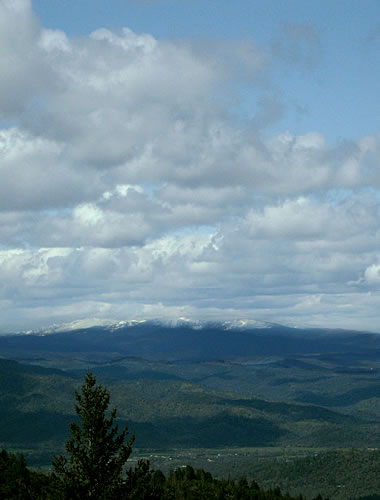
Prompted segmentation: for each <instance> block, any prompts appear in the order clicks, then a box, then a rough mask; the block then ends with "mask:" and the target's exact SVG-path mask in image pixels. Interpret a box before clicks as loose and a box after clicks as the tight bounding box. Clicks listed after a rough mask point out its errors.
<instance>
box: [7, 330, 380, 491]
mask: <svg viewBox="0 0 380 500" xmlns="http://www.w3.org/2000/svg"><path fill="white" fill-rule="evenodd" d="M218 332H219V333H218ZM218 335H220V343H219V344H218V346H217V347H216V344H215V343H216V341H217V339H218V337H217V336H218ZM232 346H234V347H233V348H232ZM213 347H214V348H213ZM211 352H214V355H210V353H211ZM281 352H282V354H281ZM185 353H187V355H186V356H184V354H185ZM379 353H380V341H379V338H378V336H377V335H376V334H367V333H364V334H362V333H357V332H341V331H337V332H334V331H332V332H331V331H329V332H326V331H313V332H310V331H302V332H300V331H298V330H297V331H292V330H291V329H285V328H284V329H282V328H281V327H279V326H277V325H276V326H275V327H273V328H265V331H264V329H257V328H255V329H251V330H249V329H247V330H241V329H237V330H234V329H230V330H222V329H219V330H218V328H216V327H215V326H213V327H212V328H208V327H204V328H202V329H198V330H192V329H191V328H189V327H186V328H184V327H180V328H177V327H174V328H168V327H163V326H161V325H145V326H144V328H143V329H142V327H141V326H139V327H137V328H135V327H133V328H132V329H131V330H127V328H125V329H124V330H122V329H118V330H114V331H112V330H109V329H107V328H104V327H102V328H99V327H98V328H94V329H91V328H90V329H86V330H81V331H73V332H60V333H52V334H46V335H17V336H2V337H0V354H1V355H2V356H3V358H1V359H0V403H1V404H0V417H1V422H2V425H1V428H0V446H1V447H2V448H5V449H7V450H8V451H12V452H22V453H25V455H26V457H27V461H28V464H29V465H31V466H33V467H37V468H42V469H43V470H48V469H49V464H50V463H51V457H52V455H53V454H57V453H61V452H62V450H63V446H64V443H65V441H66V439H67V436H68V426H69V423H70V422H71V421H73V420H75V418H76V417H75V414H74V407H73V395H74V392H75V390H78V389H79V388H80V386H81V383H82V381H83V377H84V375H85V373H86V372H87V371H88V370H91V371H92V372H93V373H94V374H95V375H96V377H97V379H98V381H99V382H100V383H101V384H104V385H105V386H107V387H108V388H109V390H110V391H111V395H112V399H111V406H112V407H116V408H117V409H118V416H119V419H120V424H124V423H127V424H128V427H129V430H130V432H131V433H135V434H136V441H135V444H134V452H133V455H132V461H137V460H138V458H139V457H145V458H148V459H149V460H150V462H151V464H152V466H153V467H156V468H160V469H162V470H163V471H169V470H172V469H174V468H178V467H182V466H184V465H187V464H189V465H192V466H193V467H201V468H203V469H205V470H208V471H210V472H212V474H213V475H215V476H216V477H225V476H228V475H230V476H231V477H233V478H238V477H240V476H241V475H242V474H244V475H246V476H247V477H248V478H250V479H255V480H256V481H257V482H259V484H260V485H262V486H263V487H266V488H269V487H274V486H277V485H279V486H280V487H281V488H283V489H284V491H289V492H291V493H292V494H299V493H300V492H305V493H306V492H307V494H308V495H310V497H312V496H316V495H317V494H318V493H319V492H320V493H321V494H322V495H324V496H330V497H332V498H337V499H345V498H349V497H350V498H352V494H353V493H352V492H355V496H354V498H360V497H361V496H365V495H370V494H375V493H376V492H378V491H380V479H378V477H377V476H378V474H377V471H378V470H379V467H380V452H378V451H377V449H380V397H379V395H380V362H379V361H378V360H379V359H380V354H379ZM332 469H334V470H335V472H336V474H335V476H336V478H340V479H339V480H338V479H336V480H334V481H335V482H334V481H332V478H331V477H330V476H329V475H328V474H327V471H328V470H332ZM311 470H312V471H313V472H312V473H311ZM355 471H357V472H356V473H355ZM360 471H362V472H360ZM364 471H365V474H366V478H367V479H366V481H364V482H363V481H361V480H359V479H358V478H359V473H360V474H361V475H362V477H364V476H363V474H364ZM329 477H330V479H329ZM343 484H344V485H345V486H342V485H343ZM317 490H318V491H317Z"/></svg>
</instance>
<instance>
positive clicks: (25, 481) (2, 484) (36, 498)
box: [0, 450, 58, 500]
mask: <svg viewBox="0 0 380 500" xmlns="http://www.w3.org/2000/svg"><path fill="white" fill-rule="evenodd" d="M0 498H1V499H2V500H48V499H56V498H58V492H57V490H56V489H55V483H54V480H52V477H51V476H48V475H45V474H41V473H38V472H32V471H30V470H29V469H28V468H27V467H26V464H25V459H24V457H23V455H14V454H9V453H7V452H6V451H5V450H2V451H1V452H0Z"/></svg>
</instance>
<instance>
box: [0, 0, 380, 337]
mask: <svg viewBox="0 0 380 500" xmlns="http://www.w3.org/2000/svg"><path fill="white" fill-rule="evenodd" d="M281 41H282V43H281V44H279V45H276V46H275V50H276V51H277V56H278V57H280V58H281V59H282V60H283V61H288V62H289V61H290V62H291V65H293V64H296V65H298V66H299V67H302V68H306V69H307V68H309V67H311V66H312V65H313V64H314V63H315V62H316V60H317V49H318V35H317V33H316V32H314V30H313V29H312V28H311V27H294V26H293V27H288V28H286V37H285V38H281ZM0 55H1V57H0V60H1V61H2V63H0V70H1V64H4V65H6V68H7V69H6V70H5V66H3V71H2V75H3V78H2V79H1V81H0V114H1V118H2V120H3V121H2V122H0V126H1V127H2V128H0V245H1V247H0V248H1V251H0V280H1V281H0V282H1V286H0V308H1V309H2V312H4V323H3V325H6V326H7V327H8V326H9V325H16V324H17V326H19V327H24V328H29V327H34V326H39V325H40V324H49V323H52V322H55V321H70V320H72V319H80V318H84V317H86V316H89V317H95V316H96V317H102V318H109V317H115V318H117V319H125V317H131V316H133V317H137V316H139V317H143V316H144V315H146V316H149V317H153V316H165V315H167V316H191V317H204V318H207V319H213V318H219V319H220V318H221V317H226V318H227V317H228V318H229V319H231V318H233V317H236V316H240V317H248V318H252V319H255V318H257V319H263V320H265V319H267V320H272V321H279V322H281V321H285V322H293V323H297V321H299V322H300V323H309V324H313V325H317V324H318V322H319V324H321V325H331V326H349V325H353V326H356V327H357V325H360V320H361V319H362V318H363V317H364V316H365V315H367V317H372V315H373V314H375V313H374V311H375V310H376V308H377V305H376V304H377V303H376V300H377V298H378V296H377V287H378V283H379V269H378V267H379V266H378V264H377V263H378V248H379V243H380V241H379V239H380V224H379V222H378V221H379V217H378V215H379V199H380V198H379V194H378V191H377V189H378V188H379V179H380V177H379V168H378V167H379V160H380V155H379V152H380V146H379V144H380V137H379V135H378V133H377V134H376V132H374V134H373V135H370V136H368V135H367V136H365V137H363V138H358V139H357V140H356V141H351V142H342V143H340V144H336V145H334V144H330V143H329V142H328V140H327V139H326V138H325V136H324V134H323V131H316V130H315V131H309V132H307V133H303V134H296V133H294V132H292V131H284V132H281V133H277V134H276V135H272V136H269V134H265V133H263V130H264V129H265V127H266V125H267V124H268V123H271V122H272V121H273V120H276V119H277V118H278V117H279V116H281V114H282V113H283V112H284V108H283V107H282V103H281V101H280V100H279V101H278V102H277V101H276V100H273V99H272V98H268V94H267V92H266V89H263V82H264V81H270V78H271V75H270V72H271V71H272V69H271V64H274V62H273V60H272V61H270V60H269V58H270V52H269V51H268V50H267V49H266V48H258V47H257V46H256V45H255V43H254V42H253V41H247V42H223V43H216V42H215V43H213V44H209V45H207V47H206V46H205V44H204V43H203V44H197V43H195V42H191V43H190V42H187V43H184V42H171V41H159V40H156V39H155V38H154V37H152V36H151V35H149V34H136V33H134V32H132V31H131V30H129V29H127V28H126V29H123V30H121V31H118V32H113V31H110V30H106V29H99V30H97V31H95V32H93V33H92V34H91V35H90V36H86V37H82V38H76V39H74V38H70V37H68V36H67V35H66V34H65V33H64V32H62V31H58V30H46V29H44V28H43V27H41V26H40V24H39V22H38V20H37V19H36V18H35V16H34V14H33V12H32V9H31V4H30V2H27V1H21V0H18V1H17V2H16V1H14V0H12V1H10V0H0ZM234 79H235V82H234ZM234 83H236V84H237V87H238V86H239V85H240V84H243V85H250V86H252V87H254V88H256V90H257V94H258V103H259V105H258V112H257V114H256V116H255V117H254V118H253V120H251V121H249V120H247V121H244V120H242V119H240V118H238V117H237V114H236V113H235V114H234V112H233V109H232V108H233V107H234V103H235V104H236V105H237V107H239V102H238V93H236V95H234V90H236V88H235V87H234ZM234 98H236V101H235V100H234ZM260 102H261V103H262V104H261V105H260ZM260 106H261V108H260ZM260 109H261V111H260ZM368 292H371V293H372V295H368ZM354 304H357V313H355V307H354ZM339 321H340V323H339ZM363 324H364V323H363ZM367 324H368V325H369V324H370V320H368V322H367ZM373 324H374V325H375V322H373ZM3 328H5V326H4V327H3Z"/></svg>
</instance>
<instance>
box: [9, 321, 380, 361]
mask: <svg viewBox="0 0 380 500" xmlns="http://www.w3.org/2000/svg"><path fill="white" fill-rule="evenodd" d="M321 353H340V354H342V355H343V354H344V355H346V356H353V357H355V356H356V357H357V356H361V357H363V355H364V356H366V357H367V359H369V358H373V359H376V358H378V357H379V356H380V335H378V334H373V333H358V332H354V331H348V330H327V329H298V328H297V329H296V328H289V327H284V326H281V325H271V324H268V325H266V326H265V327H261V328H260V327H257V328H249V327H247V328H236V327H229V328H225V327H224V326H223V325H222V324H205V325H203V326H202V327H196V328H195V327H193V326H192V325H179V326H174V327H173V326H167V325H165V324H160V323H157V322H145V323H138V324H134V325H125V326H121V327H120V326H118V327H117V328H116V327H112V326H110V327H104V326H96V327H92V328H84V329H79V330H70V331H62V332H57V333H49V334H45V333H43V334H41V333H40V334H28V335H26V334H18V335H2V336H0V356H2V357H5V358H14V359H31V358H39V357H41V358H48V359H57V358H58V359H59V358H76V357H80V358H81V359H88V360H97V359H104V360H105V359H120V358H122V357H126V356H137V357H142V358H144V359H150V360H168V361H174V360H176V361H207V360H234V359H238V360H244V359H252V358H256V357H260V356H286V355H290V356H291V355H299V354H321Z"/></svg>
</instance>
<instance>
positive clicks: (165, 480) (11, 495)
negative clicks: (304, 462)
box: [0, 450, 322, 500]
mask: <svg viewBox="0 0 380 500" xmlns="http://www.w3.org/2000/svg"><path fill="white" fill-rule="evenodd" d="M123 490H124V491H119V493H118V496H116V497H113V499H114V500H116V499H120V500H124V499H133V500H156V499H157V500H182V499H183V500H203V499H205V500H206V499H219V500H224V499H240V500H292V499H294V498H295V497H291V496H289V495H288V494H283V493H282V492H281V491H280V489H279V488H275V489H270V490H267V491H264V490H262V489H260V487H259V486H258V485H257V483H256V482H255V481H252V482H251V483H249V482H248V481H247V479H246V478H244V477H242V478H241V479H240V480H239V481H233V480H231V479H215V478H213V477H212V475H211V474H210V473H209V472H205V471H204V470H202V469H193V468H192V467H190V466H186V467H183V468H182V467H181V468H179V469H177V470H175V471H172V472H170V473H169V474H168V475H167V476H165V475H164V474H163V473H162V472H161V471H159V470H151V469H150V467H149V463H148V462H145V461H140V462H139V464H138V465H137V467H135V468H134V469H129V470H128V472H127V474H126V479H125V482H124V484H123ZM0 498H1V499H2V500H16V499H17V500H49V499H51V500H59V499H63V498H67V496H66V495H65V493H64V489H63V488H62V484H61V480H60V478H59V477H58V476H57V475H56V474H54V473H49V474H44V473H41V472H36V471H33V470H30V469H29V468H28V467H27V466H26V463H25V459H24V457H23V455H19V454H11V453H7V452H6V451H5V450H3V451H2V452H1V453H0ZM73 498H75V497H73ZM83 498H87V497H83ZM106 498H107V497H104V500H106ZM317 499H318V500H322V497H320V496H319V497H317ZM99 500H100V499H99ZM296 500H303V497H302V495H300V496H298V497H296Z"/></svg>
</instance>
